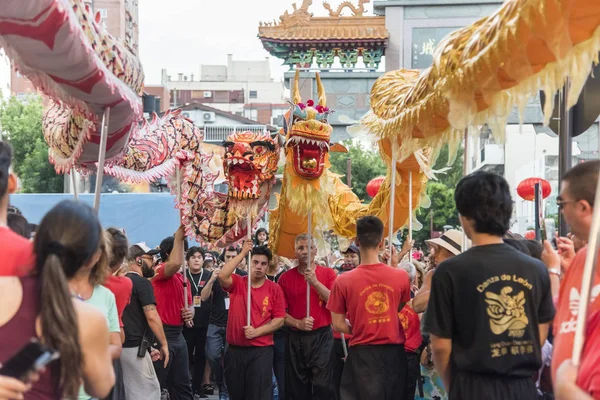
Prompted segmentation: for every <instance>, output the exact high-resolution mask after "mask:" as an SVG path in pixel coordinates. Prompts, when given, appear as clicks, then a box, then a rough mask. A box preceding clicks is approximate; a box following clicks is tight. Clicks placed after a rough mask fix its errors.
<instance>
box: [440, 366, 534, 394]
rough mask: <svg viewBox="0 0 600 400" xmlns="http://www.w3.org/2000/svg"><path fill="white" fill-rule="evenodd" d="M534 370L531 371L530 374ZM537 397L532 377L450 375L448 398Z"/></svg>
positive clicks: (459, 373) (462, 373)
mask: <svg viewBox="0 0 600 400" xmlns="http://www.w3.org/2000/svg"><path fill="white" fill-rule="evenodd" d="M534 373H535V371H531V376H533V374H534ZM537 398H538V394H537V390H536V388H535V381H534V380H533V378H532V377H525V378H518V377H517V378H514V377H507V376H501V375H482V374H472V373H468V372H456V373H455V374H454V375H453V376H452V383H451V384H450V392H449V393H448V400H476V399H477V400H479V399H485V400H535V399H537Z"/></svg>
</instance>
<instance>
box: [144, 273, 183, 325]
mask: <svg viewBox="0 0 600 400" xmlns="http://www.w3.org/2000/svg"><path fill="white" fill-rule="evenodd" d="M152 287H153V288H154V297H155V298H156V311H158V315H159V316H160V320H161V321H162V323H163V324H165V325H171V326H181V325H183V318H182V317H181V309H182V308H184V307H185V303H184V302H183V275H181V274H180V273H179V272H177V273H176V274H175V275H173V276H171V277H167V276H165V271H164V268H163V264H159V265H158V267H156V275H155V276H154V278H152ZM187 298H188V304H189V305H192V304H193V303H192V291H191V290H189V288H188V291H187Z"/></svg>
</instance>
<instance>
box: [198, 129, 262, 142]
mask: <svg viewBox="0 0 600 400" xmlns="http://www.w3.org/2000/svg"><path fill="white" fill-rule="evenodd" d="M245 131H250V132H256V133H263V134H264V135H265V136H268V135H269V132H268V131H267V126H266V125H236V126H210V125H208V126H207V125H205V126H204V141H206V142H222V141H224V140H225V139H227V136H229V135H230V134H232V133H233V132H245Z"/></svg>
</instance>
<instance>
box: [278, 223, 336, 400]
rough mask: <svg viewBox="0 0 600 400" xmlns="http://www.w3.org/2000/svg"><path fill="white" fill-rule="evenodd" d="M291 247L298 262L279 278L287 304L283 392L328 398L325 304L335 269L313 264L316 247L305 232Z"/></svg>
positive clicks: (329, 336) (293, 398)
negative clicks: (308, 300)
mask: <svg viewBox="0 0 600 400" xmlns="http://www.w3.org/2000/svg"><path fill="white" fill-rule="evenodd" d="M294 247H295V250H296V258H297V260H298V266H297V267H295V268H292V269H291V270H289V271H287V272H285V273H284V274H283V275H281V278H279V286H281V289H282V290H283V294H284V296H285V304H286V308H287V314H286V317H285V324H286V325H287V326H289V327H290V328H291V329H290V331H289V334H288V340H287V345H286V346H287V348H286V359H285V362H286V366H285V374H286V379H285V382H286V394H287V398H288V399H289V400H310V399H314V400H329V399H332V398H335V390H334V387H333V332H332V330H331V313H330V312H329V310H327V307H326V306H327V301H328V300H329V291H330V289H331V287H332V286H333V282H334V281H335V278H336V273H335V271H334V270H333V269H331V268H324V267H320V266H317V265H315V255H316V253H317V247H316V245H315V243H314V241H313V240H312V238H310V237H309V235H307V234H302V235H298V236H297V237H296V240H295V246H294ZM307 285H308V287H309V290H310V294H309V296H310V302H309V303H308V307H307ZM307 309H308V310H307ZM307 311H308V315H307Z"/></svg>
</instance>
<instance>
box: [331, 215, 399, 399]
mask: <svg viewBox="0 0 600 400" xmlns="http://www.w3.org/2000/svg"><path fill="white" fill-rule="evenodd" d="M356 242H357V244H358V248H359V250H360V260H361V264H360V265H359V266H358V267H356V268H355V269H354V270H352V271H349V272H347V273H345V274H343V275H341V276H340V277H339V278H338V279H337V281H336V282H335V283H334V285H333V289H331V296H330V297H329V303H328V304H327V308H328V309H329V310H331V314H332V318H333V326H334V328H335V330H337V331H339V332H342V333H345V334H352V335H353V336H352V338H351V339H350V349H349V351H348V358H347V360H346V365H345V366H344V372H343V375H342V383H341V386H340V398H341V400H354V399H356V400H370V399H378V400H392V399H402V398H404V395H403V393H404V385H405V383H406V375H407V361H406V354H405V352H404V342H405V336H404V330H403V329H402V327H401V325H400V323H399V322H398V312H399V311H400V310H402V308H403V307H404V304H406V302H408V301H409V300H410V283H409V280H408V274H407V273H406V271H405V270H403V269H398V268H392V267H389V266H387V265H385V264H383V263H381V262H380V261H379V252H380V251H381V250H383V249H384V246H385V240H384V238H383V222H381V220H380V219H379V218H377V217H374V216H366V217H362V218H360V219H359V220H358V221H357V223H356ZM346 315H347V316H348V320H349V323H348V321H347V320H346Z"/></svg>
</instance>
